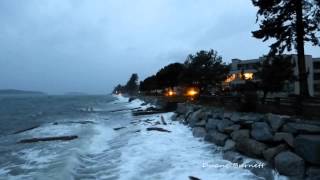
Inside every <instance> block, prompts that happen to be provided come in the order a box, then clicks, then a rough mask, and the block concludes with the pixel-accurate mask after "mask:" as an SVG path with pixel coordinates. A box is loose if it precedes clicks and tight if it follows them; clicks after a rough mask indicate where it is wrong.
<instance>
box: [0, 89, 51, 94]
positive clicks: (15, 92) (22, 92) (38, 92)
mask: <svg viewBox="0 0 320 180" xmlns="http://www.w3.org/2000/svg"><path fill="white" fill-rule="evenodd" d="M0 95H2V96H4V95H47V94H46V93H44V92H40V91H26V90H17V89H0Z"/></svg>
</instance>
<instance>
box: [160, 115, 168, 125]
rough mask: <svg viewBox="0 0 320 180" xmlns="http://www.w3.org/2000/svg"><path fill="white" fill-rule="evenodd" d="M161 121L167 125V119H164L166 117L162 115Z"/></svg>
mask: <svg viewBox="0 0 320 180" xmlns="http://www.w3.org/2000/svg"><path fill="white" fill-rule="evenodd" d="M161 122H162V124H163V125H167V123H166V121H165V120H164V117H163V116H162V115H161Z"/></svg>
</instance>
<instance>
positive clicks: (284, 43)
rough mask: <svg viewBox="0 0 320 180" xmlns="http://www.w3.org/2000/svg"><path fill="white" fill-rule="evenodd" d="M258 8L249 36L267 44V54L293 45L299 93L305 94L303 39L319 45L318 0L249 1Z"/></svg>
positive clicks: (306, 75) (305, 78)
mask: <svg viewBox="0 0 320 180" xmlns="http://www.w3.org/2000/svg"><path fill="white" fill-rule="evenodd" d="M252 3H253V5H254V6H256V7H258V8H259V10H258V12H257V21H259V20H260V29H259V30H257V31H254V32H253V36H254V37H256V38H258V39H263V41H267V40H268V39H270V38H274V39H276V41H275V42H274V43H273V44H271V46H270V47H271V51H270V55H272V56H273V55H276V54H281V53H283V52H284V51H285V50H288V51H291V50H292V47H294V48H295V49H296V51H297V54H298V69H299V82H300V95H301V96H303V97H307V96H309V90H308V82H307V78H308V73H307V72H306V64H305V53H304V42H306V41H307V42H311V43H312V44H313V45H319V38H318V37H317V32H319V30H320V26H319V24H320V0H252Z"/></svg>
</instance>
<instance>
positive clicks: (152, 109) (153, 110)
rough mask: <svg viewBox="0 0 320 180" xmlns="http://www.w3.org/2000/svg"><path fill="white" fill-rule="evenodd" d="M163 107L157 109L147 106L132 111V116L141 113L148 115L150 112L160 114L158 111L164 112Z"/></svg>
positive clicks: (140, 114)
mask: <svg viewBox="0 0 320 180" xmlns="http://www.w3.org/2000/svg"><path fill="white" fill-rule="evenodd" d="M165 112H166V111H164V110H163V109H157V108H151V109H149V108H147V109H146V110H144V111H132V115H133V116H142V115H150V114H160V113H165Z"/></svg>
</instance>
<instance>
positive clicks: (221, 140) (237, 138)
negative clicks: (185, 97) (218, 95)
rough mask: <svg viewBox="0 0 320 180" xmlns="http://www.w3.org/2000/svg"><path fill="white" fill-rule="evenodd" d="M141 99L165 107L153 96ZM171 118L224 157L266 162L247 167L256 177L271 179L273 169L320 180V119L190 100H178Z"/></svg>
mask: <svg viewBox="0 0 320 180" xmlns="http://www.w3.org/2000/svg"><path fill="white" fill-rule="evenodd" d="M140 98H141V97H140ZM141 99H142V100H144V101H146V102H148V103H152V104H156V105H158V106H162V107H163V106H165V105H164V104H165V102H163V101H161V100H159V99H158V100H157V99H156V98H150V97H142V98H141ZM171 106H172V105H171ZM172 120H174V121H179V122H181V123H183V124H186V125H188V126H189V127H191V128H192V132H193V135H194V136H195V137H198V138H202V139H204V140H205V141H207V142H210V143H214V144H216V145H217V146H221V149H222V151H223V152H224V158H225V159H226V160H229V161H231V162H233V163H238V164H242V159H241V155H244V156H247V157H250V158H255V159H260V160H262V161H264V162H266V165H265V166H264V168H251V169H250V170H251V171H252V172H253V173H254V174H256V175H257V176H260V177H263V178H265V179H273V176H272V169H275V170H277V171H278V172H279V173H280V174H281V175H284V176H287V177H289V178H290V179H308V180H319V179H320V122H316V121H304V120H300V119H297V118H293V117H289V116H280V115H275V114H257V113H241V112H230V111H225V110H224V109H223V108H218V107H204V106H200V105H194V104H189V103H178V104H177V108H176V110H175V114H174V116H173V117H172Z"/></svg>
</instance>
